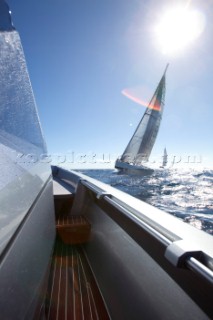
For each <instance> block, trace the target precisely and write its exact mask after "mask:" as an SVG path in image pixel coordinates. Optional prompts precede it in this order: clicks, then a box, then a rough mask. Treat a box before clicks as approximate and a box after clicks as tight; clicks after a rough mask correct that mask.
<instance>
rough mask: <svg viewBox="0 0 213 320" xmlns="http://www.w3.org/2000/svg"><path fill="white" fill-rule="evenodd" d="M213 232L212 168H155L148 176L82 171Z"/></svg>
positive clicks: (106, 171)
mask: <svg viewBox="0 0 213 320" xmlns="http://www.w3.org/2000/svg"><path fill="white" fill-rule="evenodd" d="M81 172H82V173H84V174H86V175H88V176H90V177H92V178H95V179H97V180H100V181H102V182H105V183H107V184H109V185H111V186H113V187H115V188H117V189H119V190H122V191H124V192H126V193H128V194H130V195H132V196H134V197H136V198H138V199H141V200H143V201H145V202H147V203H149V204H151V205H153V206H155V207H157V208H159V209H162V210H164V211H166V212H168V213H171V214H173V215H174V216H176V217H178V218H181V219H183V221H184V222H186V223H189V224H191V225H193V226H194V227H196V228H198V229H201V230H204V231H206V232H208V233H210V234H212V235H213V170H189V169H186V170H184V169H168V170H156V171H154V173H153V174H152V175H149V176H137V175H126V174H120V173H119V172H118V171H116V170H81Z"/></svg>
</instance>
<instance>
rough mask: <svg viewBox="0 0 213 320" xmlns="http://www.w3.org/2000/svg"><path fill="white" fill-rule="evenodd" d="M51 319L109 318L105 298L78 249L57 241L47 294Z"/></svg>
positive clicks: (47, 314) (91, 319) (94, 319)
mask: <svg viewBox="0 0 213 320" xmlns="http://www.w3.org/2000/svg"><path fill="white" fill-rule="evenodd" d="M46 318H47V319H49V320H71V319H74V320H75V319H76V320H98V319H101V320H102V319H103V320H105V319H109V316H108V313H107V310H106V307H105V304H104V302H103V299H102V296H101V294H100V292H99V289H98V287H97V285H96V282H95V279H94V277H93V275H92V272H91V270H90V267H89V265H88V263H87V260H86V258H85V257H84V254H83V252H82V250H81V248H79V247H78V246H68V245H64V244H63V243H62V242H61V241H60V240H58V241H57V243H56V247H55V251H54V255H53V261H52V266H51V274H50V281H49V289H48V294H47V305H46Z"/></svg>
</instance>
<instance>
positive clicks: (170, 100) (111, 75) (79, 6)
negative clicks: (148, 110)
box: [8, 0, 213, 165]
mask: <svg viewBox="0 0 213 320" xmlns="http://www.w3.org/2000/svg"><path fill="white" fill-rule="evenodd" d="M177 2H181V1H172V0H170V1H163V0H162V1H161V0H158V1H157V0H152V1H145V0H143V1H142V0H140V1H139V0H84V1H83V0H43V1H41V0H37V1H35V0H34V1H33V0H28V1H26V0H19V1H17V0H8V4H9V5H10V8H11V11H12V18H13V22H14V25H15V27H16V29H17V30H18V31H19V33H20V36H21V39H22V44H23V47H24V52H25V56H26V60H27V65H28V69H29V73H30V77H31V82H32V86H33V90H34V94H35V98H36V102H37V106H38V110H39V115H40V120H41V123H42V127H43V131H44V135H45V138H46V142H47V145H48V150H49V153H50V154H70V153H74V154H75V155H79V154H89V155H91V157H92V155H93V154H96V155H97V158H99V157H101V156H102V155H103V154H104V155H105V156H106V157H107V156H108V155H109V154H110V155H111V157H112V158H113V157H114V156H115V155H119V154H121V153H122V152H123V151H124V148H125V147H126V145H127V143H128V141H129V139H130V138H131V135H132V134H133V132H134V130H135V128H136V126H137V124H138V122H139V120H140V119H141V117H142V115H143V113H144V111H145V108H144V107H143V106H140V105H138V104H136V103H135V102H133V101H131V100H129V99H128V98H126V97H125V96H124V95H122V94H121V91H122V90H123V89H124V88H131V89H132V88H133V89H134V90H136V91H137V93H138V95H139V96H140V97H141V98H142V99H148V100H149V99H150V98H151V96H152V94H153V92H154V90H155V88H156V86H157V84H158V82H159V80H160V78H161V76H162V73H163V71H164V68H165V66H166V63H167V62H170V66H169V69H168V72H167V87H166V103H165V111H164V115H163V121H162V124H161V127H160V132H159V135H158V138H157V141H156V144H155V147H154V149H153V153H152V154H153V155H159V154H161V153H162V152H163V149H164V147H165V146H166V147H167V150H168V154H171V155H178V156H181V157H182V158H183V159H184V157H185V158H186V157H187V156H188V155H192V156H194V155H197V156H200V155H201V156H202V161H203V163H204V165H206V164H211V163H213V150H212V141H213V127H212V119H213V103H212V83H213V58H212V52H213V35H212V33H213V25H212V24H213V1H212V0H205V1H201V0H199V1H198V0H196V1H190V6H191V7H192V8H195V9H197V10H199V11H200V12H202V14H203V16H204V17H205V29H204V31H203V33H202V35H201V36H200V37H199V38H198V39H197V40H196V41H195V42H194V43H192V44H191V45H190V46H189V47H188V48H187V49H186V50H184V51H183V52H181V53H180V54H178V55H176V56H173V57H168V56H166V55H164V54H162V53H161V51H160V50H159V49H158V47H157V45H156V39H155V36H154V33H153V27H154V25H155V23H156V21H157V20H158V18H159V16H160V15H161V14H162V13H163V11H164V10H165V9H166V7H168V6H171V4H172V3H177Z"/></svg>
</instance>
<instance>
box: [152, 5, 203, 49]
mask: <svg viewBox="0 0 213 320" xmlns="http://www.w3.org/2000/svg"><path fill="white" fill-rule="evenodd" d="M204 27H205V17H204V15H203V14H202V13H201V12H200V11H197V10H190V9H189V8H188V7H185V8H180V7H177V8H170V9H168V10H167V11H165V13H164V14H162V15H161V17H160V20H159V22H158V23H157V25H156V28H155V35H156V40H157V41H156V42H157V45H158V47H159V48H160V50H161V51H162V52H163V53H165V54H176V53H178V52H180V51H183V50H184V49H185V48H186V47H187V46H188V45H190V44H191V43H192V42H193V41H194V40H196V39H197V38H198V37H199V36H200V35H201V33H202V32H203V30H204Z"/></svg>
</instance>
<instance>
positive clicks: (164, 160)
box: [162, 148, 168, 168]
mask: <svg viewBox="0 0 213 320" xmlns="http://www.w3.org/2000/svg"><path fill="white" fill-rule="evenodd" d="M167 162H168V154H167V151H166V148H164V152H163V162H162V168H164V167H165V166H166V165H167Z"/></svg>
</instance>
